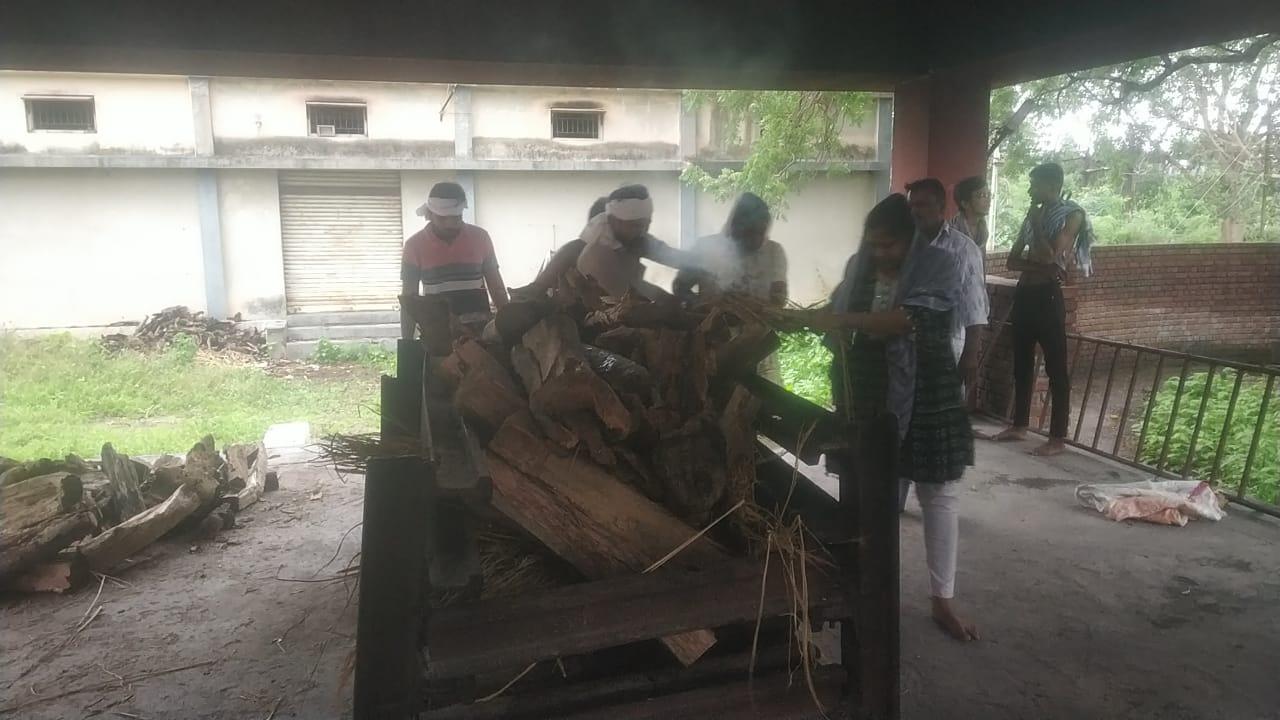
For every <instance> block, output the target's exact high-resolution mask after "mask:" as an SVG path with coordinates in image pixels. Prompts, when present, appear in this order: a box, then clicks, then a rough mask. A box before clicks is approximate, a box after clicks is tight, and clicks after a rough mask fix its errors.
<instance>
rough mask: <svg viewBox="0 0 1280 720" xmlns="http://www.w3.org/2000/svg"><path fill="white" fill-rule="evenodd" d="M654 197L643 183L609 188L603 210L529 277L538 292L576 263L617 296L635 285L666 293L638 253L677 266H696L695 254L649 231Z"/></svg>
mask: <svg viewBox="0 0 1280 720" xmlns="http://www.w3.org/2000/svg"><path fill="white" fill-rule="evenodd" d="M652 220H653V198H651V197H649V189H648V188H646V187H645V186H643V185H624V186H623V187H620V188H618V189H617V190H614V191H613V192H612V193H610V194H609V199H608V202H606V203H605V211H604V212H603V213H601V214H599V215H595V216H594V217H592V218H591V220H590V221H588V222H587V226H586V227H585V228H583V230H582V233H581V234H580V235H579V236H578V239H577V240H574V241H572V242H570V243H567V244H565V246H564V247H562V248H560V249H559V250H557V251H556V254H555V255H553V256H551V260H550V261H549V262H548V263H547V267H546V268H545V269H543V271H542V272H541V273H539V275H538V278H537V279H536V280H534V281H533V285H532V286H531V287H532V288H533V289H535V290H537V291H541V292H545V291H546V290H548V289H550V288H553V287H555V285H556V283H557V282H558V281H559V279H560V276H561V275H563V274H564V273H565V271H566V270H568V269H569V268H570V267H576V268H577V269H578V271H579V272H581V273H582V274H583V275H586V276H587V277H591V278H594V279H595V281H596V282H598V283H600V287H601V288H603V289H604V291H605V293H607V294H608V295H610V296H612V297H622V296H623V295H625V294H626V293H627V291H628V290H634V291H636V292H638V293H639V294H641V295H643V296H644V297H647V298H649V299H650V300H658V299H665V298H670V294H669V293H667V292H666V291H665V290H663V289H662V288H660V287H658V286H656V285H654V284H652V283H647V282H645V281H644V264H643V263H641V262H640V260H641V258H646V259H649V260H652V261H654V262H657V263H661V264H663V265H666V266H668V267H673V268H676V269H686V270H691V271H696V261H695V260H694V257H693V256H692V255H691V254H689V253H687V252H684V251H682V250H677V249H675V248H673V247H671V246H670V245H667V244H666V243H664V242H662V241H661V240H659V239H657V238H655V237H654V236H652V235H650V234H649V223H650V222H651V221H652Z"/></svg>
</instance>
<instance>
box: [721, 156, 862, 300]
mask: <svg viewBox="0 0 1280 720" xmlns="http://www.w3.org/2000/svg"><path fill="white" fill-rule="evenodd" d="M874 204H875V181H874V176H872V175H871V174H870V173H857V174H854V175H845V176H836V177H826V178H818V179H814V180H811V181H810V182H808V183H806V184H805V185H804V186H803V187H802V188H801V190H800V191H799V192H798V193H795V194H794V195H793V196H792V197H791V198H789V199H788V201H787V207H786V209H785V210H783V216H782V217H780V218H778V219H776V220H775V221H774V223H773V231H772V233H771V236H770V237H771V239H773V240H775V241H777V242H778V243H780V244H781V245H782V247H783V248H784V249H785V250H786V251H787V268H788V270H787V283H788V285H789V286H790V287H789V290H790V293H791V299H792V300H794V301H795V302H798V303H800V304H802V305H808V304H811V303H815V302H821V301H824V300H826V299H827V298H828V297H829V296H830V294H831V291H832V290H834V289H835V286H836V284H837V283H839V282H840V278H841V276H842V274H843V273H844V266H845V262H846V261H847V260H848V259H849V256H850V255H852V254H853V253H854V252H855V251H856V250H857V248H858V243H860V242H861V239H862V222H863V220H864V219H866V216H867V213H868V212H869V211H870V210H871V207H872V206H873V205H874ZM730 205H731V203H730V202H719V201H717V200H716V199H715V198H714V197H712V196H711V195H708V194H706V193H698V201H697V228H698V235H699V237H701V236H703V235H710V234H713V233H717V232H720V230H721V229H722V228H723V227H724V221H725V219H726V218H727V217H728V215H729V207H730Z"/></svg>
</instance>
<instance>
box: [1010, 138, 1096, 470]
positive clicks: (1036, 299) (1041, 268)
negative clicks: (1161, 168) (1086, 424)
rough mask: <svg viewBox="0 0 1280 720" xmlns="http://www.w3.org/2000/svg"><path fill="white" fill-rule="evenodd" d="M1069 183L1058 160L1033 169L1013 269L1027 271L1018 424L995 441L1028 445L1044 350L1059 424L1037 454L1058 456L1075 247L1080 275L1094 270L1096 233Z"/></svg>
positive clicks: (1019, 291)
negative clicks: (1067, 194) (1065, 289)
mask: <svg viewBox="0 0 1280 720" xmlns="http://www.w3.org/2000/svg"><path fill="white" fill-rule="evenodd" d="M1062 182H1063V173H1062V166H1061V165H1058V164H1057V163H1044V164H1043V165H1037V166H1036V167H1035V168H1033V169H1032V170H1031V188H1030V190H1029V192H1030V195H1031V208H1030V209H1029V210H1027V217H1026V219H1025V220H1023V222H1022V230H1021V231H1020V232H1019V233H1018V239H1017V240H1016V241H1015V242H1014V244H1013V248H1012V249H1011V250H1010V251H1009V261H1008V268H1009V269H1010V270H1017V271H1021V273H1022V276H1021V277H1019V278H1018V287H1017V288H1016V289H1015V290H1014V295H1013V308H1012V310H1011V311H1010V313H1009V319H1010V324H1011V325H1012V326H1013V382H1014V395H1013V424H1012V425H1011V426H1010V427H1009V428H1007V429H1006V430H1004V431H1003V432H1001V433H1000V434H998V435H996V436H995V440H997V441H1010V440H1021V439H1023V438H1025V437H1026V436H1027V426H1028V424H1029V422H1030V418H1031V389H1032V386H1033V385H1034V384H1035V375H1036V372H1035V356H1036V345H1039V346H1040V351H1041V352H1042V353H1044V370H1045V374H1046V375H1048V376H1049V395H1050V398H1051V404H1052V413H1051V417H1052V420H1051V421H1050V423H1049V440H1048V441H1047V442H1046V443H1045V444H1043V445H1041V446H1040V447H1038V448H1036V449H1035V450H1033V451H1032V452H1033V454H1035V455H1057V454H1058V453H1060V452H1062V451H1063V450H1064V449H1066V438H1067V424H1068V422H1067V421H1068V418H1069V416H1070V414H1071V378H1070V376H1069V375H1068V373H1067V310H1066V305H1065V304H1064V303H1063V299H1062V281H1063V279H1064V278H1065V277H1066V273H1067V264H1068V251H1069V250H1070V249H1071V248H1072V246H1073V244H1074V246H1075V248H1076V257H1077V263H1078V264H1079V265H1080V267H1081V270H1082V271H1084V272H1085V274H1088V271H1089V266H1088V251H1089V245H1090V241H1091V239H1092V232H1091V231H1090V229H1089V223H1088V221H1087V220H1086V219H1085V214H1084V210H1082V209H1081V208H1080V206H1079V205H1077V204H1075V203H1073V202H1071V201H1070V200H1067V199H1065V198H1064V197H1063V195H1062Z"/></svg>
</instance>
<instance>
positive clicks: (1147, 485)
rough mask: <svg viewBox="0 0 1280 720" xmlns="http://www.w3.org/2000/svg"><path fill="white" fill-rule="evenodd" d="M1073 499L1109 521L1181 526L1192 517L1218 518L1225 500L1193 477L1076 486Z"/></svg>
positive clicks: (1207, 485) (1224, 515)
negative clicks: (1132, 521) (1139, 521)
mask: <svg viewBox="0 0 1280 720" xmlns="http://www.w3.org/2000/svg"><path fill="white" fill-rule="evenodd" d="M1076 500H1077V501H1079V503H1080V504H1081V505H1083V506H1085V507H1089V508H1093V509H1094V510H1097V511H1098V512H1100V513H1102V514H1103V515H1106V516H1107V517H1109V518H1111V519H1112V520H1117V521H1119V520H1143V521H1145V522H1151V523H1157V524H1160V525H1177V526H1179V527H1182V526H1183V525H1186V524H1187V521H1188V520H1190V519H1191V518H1197V517H1198V518H1205V519H1207V520H1214V521H1217V520H1221V519H1222V518H1224V517H1226V515H1227V514H1226V513H1225V512H1224V511H1223V509H1222V508H1223V507H1224V506H1225V504H1226V503H1225V501H1224V500H1222V499H1221V498H1220V497H1218V494H1217V493H1215V492H1214V491H1213V488H1212V487H1211V486H1210V485H1209V484H1208V483H1205V482H1198V481H1196V480H1146V481H1143V482H1134V483H1117V484H1104V485H1079V486H1077V487H1076Z"/></svg>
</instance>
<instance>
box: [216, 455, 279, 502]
mask: <svg viewBox="0 0 1280 720" xmlns="http://www.w3.org/2000/svg"><path fill="white" fill-rule="evenodd" d="M224 452H225V453H226V455H227V476H228V478H229V481H230V482H231V487H232V489H233V490H235V488H236V487H237V486H239V489H238V490H235V493H236V494H235V498H236V502H235V508H234V510H235V512H240V511H241V510H244V509H245V508H247V507H249V506H250V505H252V504H254V503H256V502H258V499H259V498H261V497H262V493H264V492H266V491H267V472H268V470H267V449H266V447H265V446H263V444H262V443H260V442H259V443H253V444H241V445H230V446H228V447H227V448H226V450H225V451H224Z"/></svg>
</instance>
